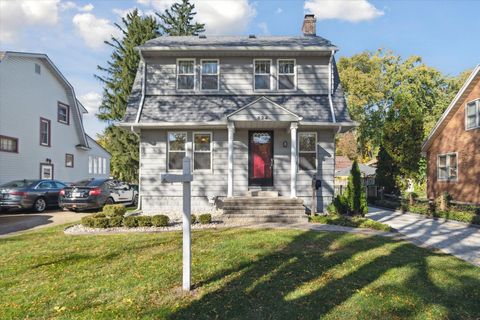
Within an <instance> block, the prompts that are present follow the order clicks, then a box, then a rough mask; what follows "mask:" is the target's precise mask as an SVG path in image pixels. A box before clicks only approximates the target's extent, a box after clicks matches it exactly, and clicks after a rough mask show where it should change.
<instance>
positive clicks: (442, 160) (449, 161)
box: [437, 153, 458, 180]
mask: <svg viewBox="0 0 480 320" xmlns="http://www.w3.org/2000/svg"><path fill="white" fill-rule="evenodd" d="M437 168H438V173H437V174H438V180H457V177H458V169H457V168H458V155H457V153H447V154H439V155H438V160H437Z"/></svg>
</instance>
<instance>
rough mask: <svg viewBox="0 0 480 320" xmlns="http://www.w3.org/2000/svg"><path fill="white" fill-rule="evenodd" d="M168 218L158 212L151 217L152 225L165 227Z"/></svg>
mask: <svg viewBox="0 0 480 320" xmlns="http://www.w3.org/2000/svg"><path fill="white" fill-rule="evenodd" d="M169 221H170V219H169V218H168V216H166V215H163V214H158V215H155V216H153V217H152V225H153V226H154V227H166V226H168V222H169Z"/></svg>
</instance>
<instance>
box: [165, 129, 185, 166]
mask: <svg viewBox="0 0 480 320" xmlns="http://www.w3.org/2000/svg"><path fill="white" fill-rule="evenodd" d="M186 152H187V133H186V132H169V133H168V170H182V169H183V158H185V155H186Z"/></svg>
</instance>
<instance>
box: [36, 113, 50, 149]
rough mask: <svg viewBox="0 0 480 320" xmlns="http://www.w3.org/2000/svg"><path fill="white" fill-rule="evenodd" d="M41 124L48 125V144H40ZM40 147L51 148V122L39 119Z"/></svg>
mask: <svg viewBox="0 0 480 320" xmlns="http://www.w3.org/2000/svg"><path fill="white" fill-rule="evenodd" d="M42 122H45V123H48V144H45V143H43V142H42ZM39 132H40V145H41V146H42V147H49V148H50V147H51V146H52V122H51V121H50V120H48V119H46V118H42V117H40V128H39Z"/></svg>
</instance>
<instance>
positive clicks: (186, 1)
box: [156, 0, 205, 36]
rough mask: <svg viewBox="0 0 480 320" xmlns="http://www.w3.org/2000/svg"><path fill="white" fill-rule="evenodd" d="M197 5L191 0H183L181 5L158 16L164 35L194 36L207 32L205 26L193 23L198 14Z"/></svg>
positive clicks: (173, 6) (175, 5)
mask: <svg viewBox="0 0 480 320" xmlns="http://www.w3.org/2000/svg"><path fill="white" fill-rule="evenodd" d="M194 9H195V5H193V4H191V3H190V0H182V2H181V3H175V4H173V5H172V7H171V8H170V9H167V10H165V12H164V13H162V14H158V13H156V15H157V16H158V17H159V18H160V20H161V24H160V29H161V31H162V33H164V34H167V35H170V36H193V35H198V34H199V33H202V32H205V24H203V23H198V22H195V23H194V22H193V18H194V16H195V15H196V14H197V13H196V12H195V11H194Z"/></svg>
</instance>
